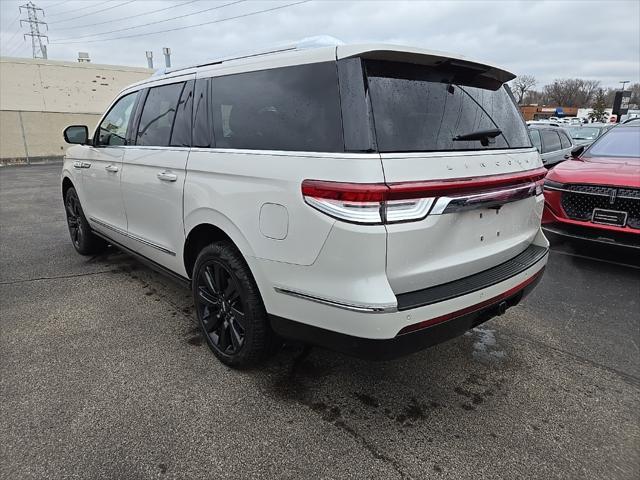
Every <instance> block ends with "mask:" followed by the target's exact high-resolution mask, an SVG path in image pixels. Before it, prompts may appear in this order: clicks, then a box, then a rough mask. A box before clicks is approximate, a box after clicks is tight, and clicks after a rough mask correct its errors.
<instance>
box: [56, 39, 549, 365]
mask: <svg viewBox="0 0 640 480" xmlns="http://www.w3.org/2000/svg"><path fill="white" fill-rule="evenodd" d="M514 77H515V76H514V75H513V74H511V73H509V72H506V71H504V70H502V69H499V68H496V67H492V66H487V65H482V64H478V63H475V62H471V61H469V60H467V59H463V58H461V57H459V56H455V55H453V56H449V55H445V54H443V53H441V52H431V51H428V50H420V49H416V48H403V47H397V46H387V45H339V46H335V45H333V46H321V47H316V48H297V47H295V46H294V47H292V48H288V49H279V50H277V51H270V52H261V53H256V54H253V55H247V56H242V57H238V58H227V59H224V60H221V61H215V62H211V63H208V64H204V65H199V66H194V67H190V68H184V69H176V70H173V71H169V72H167V73H164V74H160V75H155V76H153V77H151V78H150V79H148V80H145V81H143V82H139V83H137V84H134V85H132V86H130V87H128V88H126V89H125V90H124V91H123V92H121V93H120V95H118V97H117V98H116V99H115V101H114V102H113V104H112V105H111V107H109V109H108V110H107V113H106V114H105V115H104V116H103V118H102V119H101V121H100V122H99V124H98V128H97V129H96V130H95V132H93V135H92V138H91V139H89V138H88V137H89V135H88V129H87V127H85V126H71V127H68V128H67V129H66V130H65V139H66V140H67V141H68V142H69V143H74V144H76V145H74V146H72V147H71V148H69V150H68V151H67V154H66V157H65V161H64V166H63V173H62V179H61V193H62V196H63V197H64V202H65V207H66V213H67V221H68V226H69V233H70V236H71V240H72V242H73V245H74V247H75V248H76V250H77V251H78V252H79V253H80V254H84V255H89V254H92V253H95V252H97V251H100V250H101V249H103V248H105V247H106V245H107V243H111V244H113V245H116V246H119V247H121V248H123V249H124V250H127V251H129V252H132V253H133V254H135V255H137V256H138V257H140V258H142V259H143V260H144V261H147V262H148V263H150V264H152V265H154V266H155V267H156V268H158V269H159V270H162V271H164V272H167V273H170V274H171V275H173V276H175V277H177V278H178V279H180V280H182V281H184V282H185V283H187V284H189V285H190V286H191V289H192V295H193V300H194V304H195V314H196V317H197V321H198V323H199V325H200V329H201V332H202V335H203V338H205V340H206V342H207V344H208V346H209V347H210V348H211V350H212V351H213V353H214V354H215V355H216V356H217V357H218V358H219V359H220V360H221V361H222V362H224V363H226V364H228V365H231V366H235V367H241V366H246V365H249V364H253V363H257V362H259V361H261V360H263V359H264V358H265V357H266V356H268V355H269V354H270V353H272V352H273V346H274V345H275V344H276V343H277V342H276V339H277V338H278V337H284V338H290V339H296V340H299V341H302V342H306V343H312V344H316V345H321V346H324V347H327V348H331V349H335V350H340V351H345V352H347V353H350V354H354V355H358V356H363V357H368V358H374V359H383V358H391V357H395V356H399V355H404V354H408V353H411V352H414V351H416V350H420V349H422V348H425V347H427V346H429V345H433V344H435V343H438V342H442V341H445V340H447V339H450V338H453V337H455V336H458V335H461V334H462V333H464V332H465V331H466V330H468V329H470V328H473V327H475V326H476V325H478V324H480V323H482V322H484V321H486V320H488V319H490V318H491V317H493V316H495V315H500V314H502V313H504V311H505V309H507V308H508V307H511V306H513V305H515V304H517V303H518V302H519V301H520V300H521V299H522V298H523V297H524V295H525V294H526V293H527V292H529V291H530V290H531V289H532V288H533V287H534V285H535V284H536V282H537V281H538V280H539V279H540V278H541V276H542V273H543V270H544V266H545V264H546V261H547V257H548V245H549V244H548V242H547V240H546V238H545V237H544V235H543V234H542V230H541V228H540V221H541V217H542V210H543V206H544V197H543V195H542V184H543V178H544V176H545V175H546V173H547V172H546V170H545V169H544V168H542V164H541V162H540V156H539V155H538V152H536V151H535V149H534V148H533V147H532V145H531V142H530V140H529V137H528V135H527V130H526V127H525V124H524V122H523V121H522V117H521V115H520V112H519V111H518V108H517V106H516V105H515V102H514V101H513V96H512V95H511V94H510V92H509V90H508V88H507V87H506V86H505V85H506V82H508V81H510V80H512V79H513V78H514ZM373 115H375V123H374V122H373V118H374V116H373ZM148 320H149V331H150V332H153V331H154V329H153V325H152V319H148Z"/></svg>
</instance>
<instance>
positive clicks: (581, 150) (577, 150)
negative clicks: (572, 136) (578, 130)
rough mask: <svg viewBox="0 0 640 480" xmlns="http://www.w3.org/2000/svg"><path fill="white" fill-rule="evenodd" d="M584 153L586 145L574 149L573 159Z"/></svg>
mask: <svg viewBox="0 0 640 480" xmlns="http://www.w3.org/2000/svg"><path fill="white" fill-rule="evenodd" d="M582 152H584V145H580V146H578V147H576V148H574V149H573V150H571V157H572V158H579V157H580V155H582Z"/></svg>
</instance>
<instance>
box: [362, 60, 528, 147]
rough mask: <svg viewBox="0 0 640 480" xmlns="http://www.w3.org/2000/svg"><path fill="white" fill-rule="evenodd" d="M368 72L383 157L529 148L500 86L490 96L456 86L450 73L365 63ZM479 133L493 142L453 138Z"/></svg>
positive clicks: (473, 88) (515, 111) (521, 124)
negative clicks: (429, 152) (386, 155)
mask: <svg viewBox="0 0 640 480" xmlns="http://www.w3.org/2000/svg"><path fill="white" fill-rule="evenodd" d="M366 71H367V79H368V84H369V93H370V98H371V106H372V110H373V117H374V123H375V131H376V138H377V143H378V150H379V151H381V152H412V151H418V152H423V151H451V150H489V149H508V148H525V147H531V141H530V140H529V136H528V135H527V130H526V127H525V124H524V121H523V120H522V117H521V116H520V113H519V112H518V109H517V107H516V105H515V103H514V101H513V97H512V96H511V95H510V93H509V92H508V91H507V90H506V88H505V87H504V86H502V87H500V88H499V89H498V90H495V91H494V90H488V89H486V88H479V87H477V86H473V82H472V81H468V82H465V84H463V83H460V82H457V83H456V80H455V73H453V72H452V73H451V74H450V75H448V74H447V73H446V72H443V70H442V69H438V70H435V69H434V68H432V67H426V66H420V65H413V64H407V63H397V62H387V61H371V60H369V61H367V62H366ZM447 77H448V78H447ZM496 130H499V131H500V133H498V134H496ZM480 131H493V134H492V135H494V138H489V139H488V141H487V139H486V138H485V139H473V140H464V139H455V138H456V137H458V136H465V135H466V136H469V135H470V134H473V133H476V132H480Z"/></svg>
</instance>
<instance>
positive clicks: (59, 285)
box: [0, 165, 640, 479]
mask: <svg viewBox="0 0 640 480" xmlns="http://www.w3.org/2000/svg"><path fill="white" fill-rule="evenodd" d="M59 171H60V165H43V166H31V167H7V168H3V169H1V170H0V236H1V238H0V241H1V251H0V308H1V318H0V355H1V358H0V397H1V399H0V478H3V479H27V478H38V479H41V478H88V479H102V478H105V479H111V478H119V479H147V478H189V479H198V478H234V479H237V478H295V479H299V478H313V479H320V478H327V479H328V478H367V479H369V478H380V479H395V478H413V479H422V478H452V479H454V478H455V479H464V478H469V479H471V478H473V479H479V478H509V479H513V478H563V479H564V478H590V479H594V478H601V479H622V478H640V360H639V359H640V352H639V344H640V330H639V329H640V262H638V259H637V257H634V256H632V255H631V254H629V253H628V252H624V251H613V250H611V249H606V250H604V251H603V250H602V249H591V250H588V249H587V250H585V249H584V248H582V249H579V250H575V249H574V247H573V246H571V245H569V246H567V245H563V246H560V247H555V248H554V251H553V252H552V254H551V258H550V260H549V265H548V267H547V271H546V274H545V277H544V279H543V281H542V282H541V284H540V285H539V287H538V288H537V290H536V291H535V292H534V293H533V294H532V295H531V296H530V297H529V298H528V299H527V300H526V301H525V302H524V303H523V304H522V305H520V306H518V307H516V308H514V309H511V310H509V311H508V312H507V314H506V315H504V316H502V317H499V318H498V319H494V320H492V321H490V322H488V323H486V324H484V325H483V326H481V327H480V328H477V329H476V330H474V331H472V332H468V334H467V335H465V336H463V337H460V338H458V339H455V340H452V341H450V342H448V343H445V344H442V345H439V346H436V347H434V348H431V349H429V350H427V351H424V352H421V353H418V354H415V355H412V356H409V357H406V358H403V359H400V360H396V361H392V362H384V363H370V362H365V361H360V360H355V359H352V358H349V357H347V356H343V355H338V354H335V353H331V352H328V351H324V350H320V349H312V350H311V351H310V352H304V351H303V349H302V348H300V347H297V346H288V347H286V348H285V349H283V351H282V352H281V353H279V354H278V355H277V356H276V357H275V358H274V359H273V360H272V361H270V362H269V363H268V364H266V365H265V366H264V367H263V368H261V369H256V370H252V371H244V372H238V371H233V370H229V369H228V368H226V367H224V366H223V365H222V364H220V363H219V362H218V361H217V360H216V359H215V357H214V356H213V355H212V354H211V353H210V352H209V350H208V349H207V347H206V345H205V344H204V342H203V340H202V339H201V338H200V336H199V334H198V331H197V329H196V326H195V323H194V315H193V312H192V310H193V305H192V301H191V298H190V293H189V291H187V290H185V289H184V288H182V287H180V286H178V285H176V284H174V283H173V282H172V281H171V280H169V279H167V278H165V277H163V276H161V275H159V274H157V273H154V272H152V271H150V270H148V269H147V268H146V267H144V266H143V265H142V264H140V263H138V262H137V261H136V260H134V259H133V258H131V257H129V256H127V255H125V254H122V253H119V252H118V251H115V250H113V251H110V252H108V253H106V254H103V255H100V256H96V257H93V258H84V257H81V256H79V255H77V254H76V253H75V251H74V249H73V247H72V245H71V242H70V240H69V236H68V233H67V228H66V223H65V221H64V212H63V208H62V204H61V194H60V188H59ZM591 257H593V258H591ZM305 353H308V354H307V355H306V356H305Z"/></svg>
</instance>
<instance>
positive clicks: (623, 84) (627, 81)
mask: <svg viewBox="0 0 640 480" xmlns="http://www.w3.org/2000/svg"><path fill="white" fill-rule="evenodd" d="M618 83H621V84H622V91H623V92H624V87H625V85H626V84H627V83H630V81H629V80H623V81H621V82H618Z"/></svg>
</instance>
